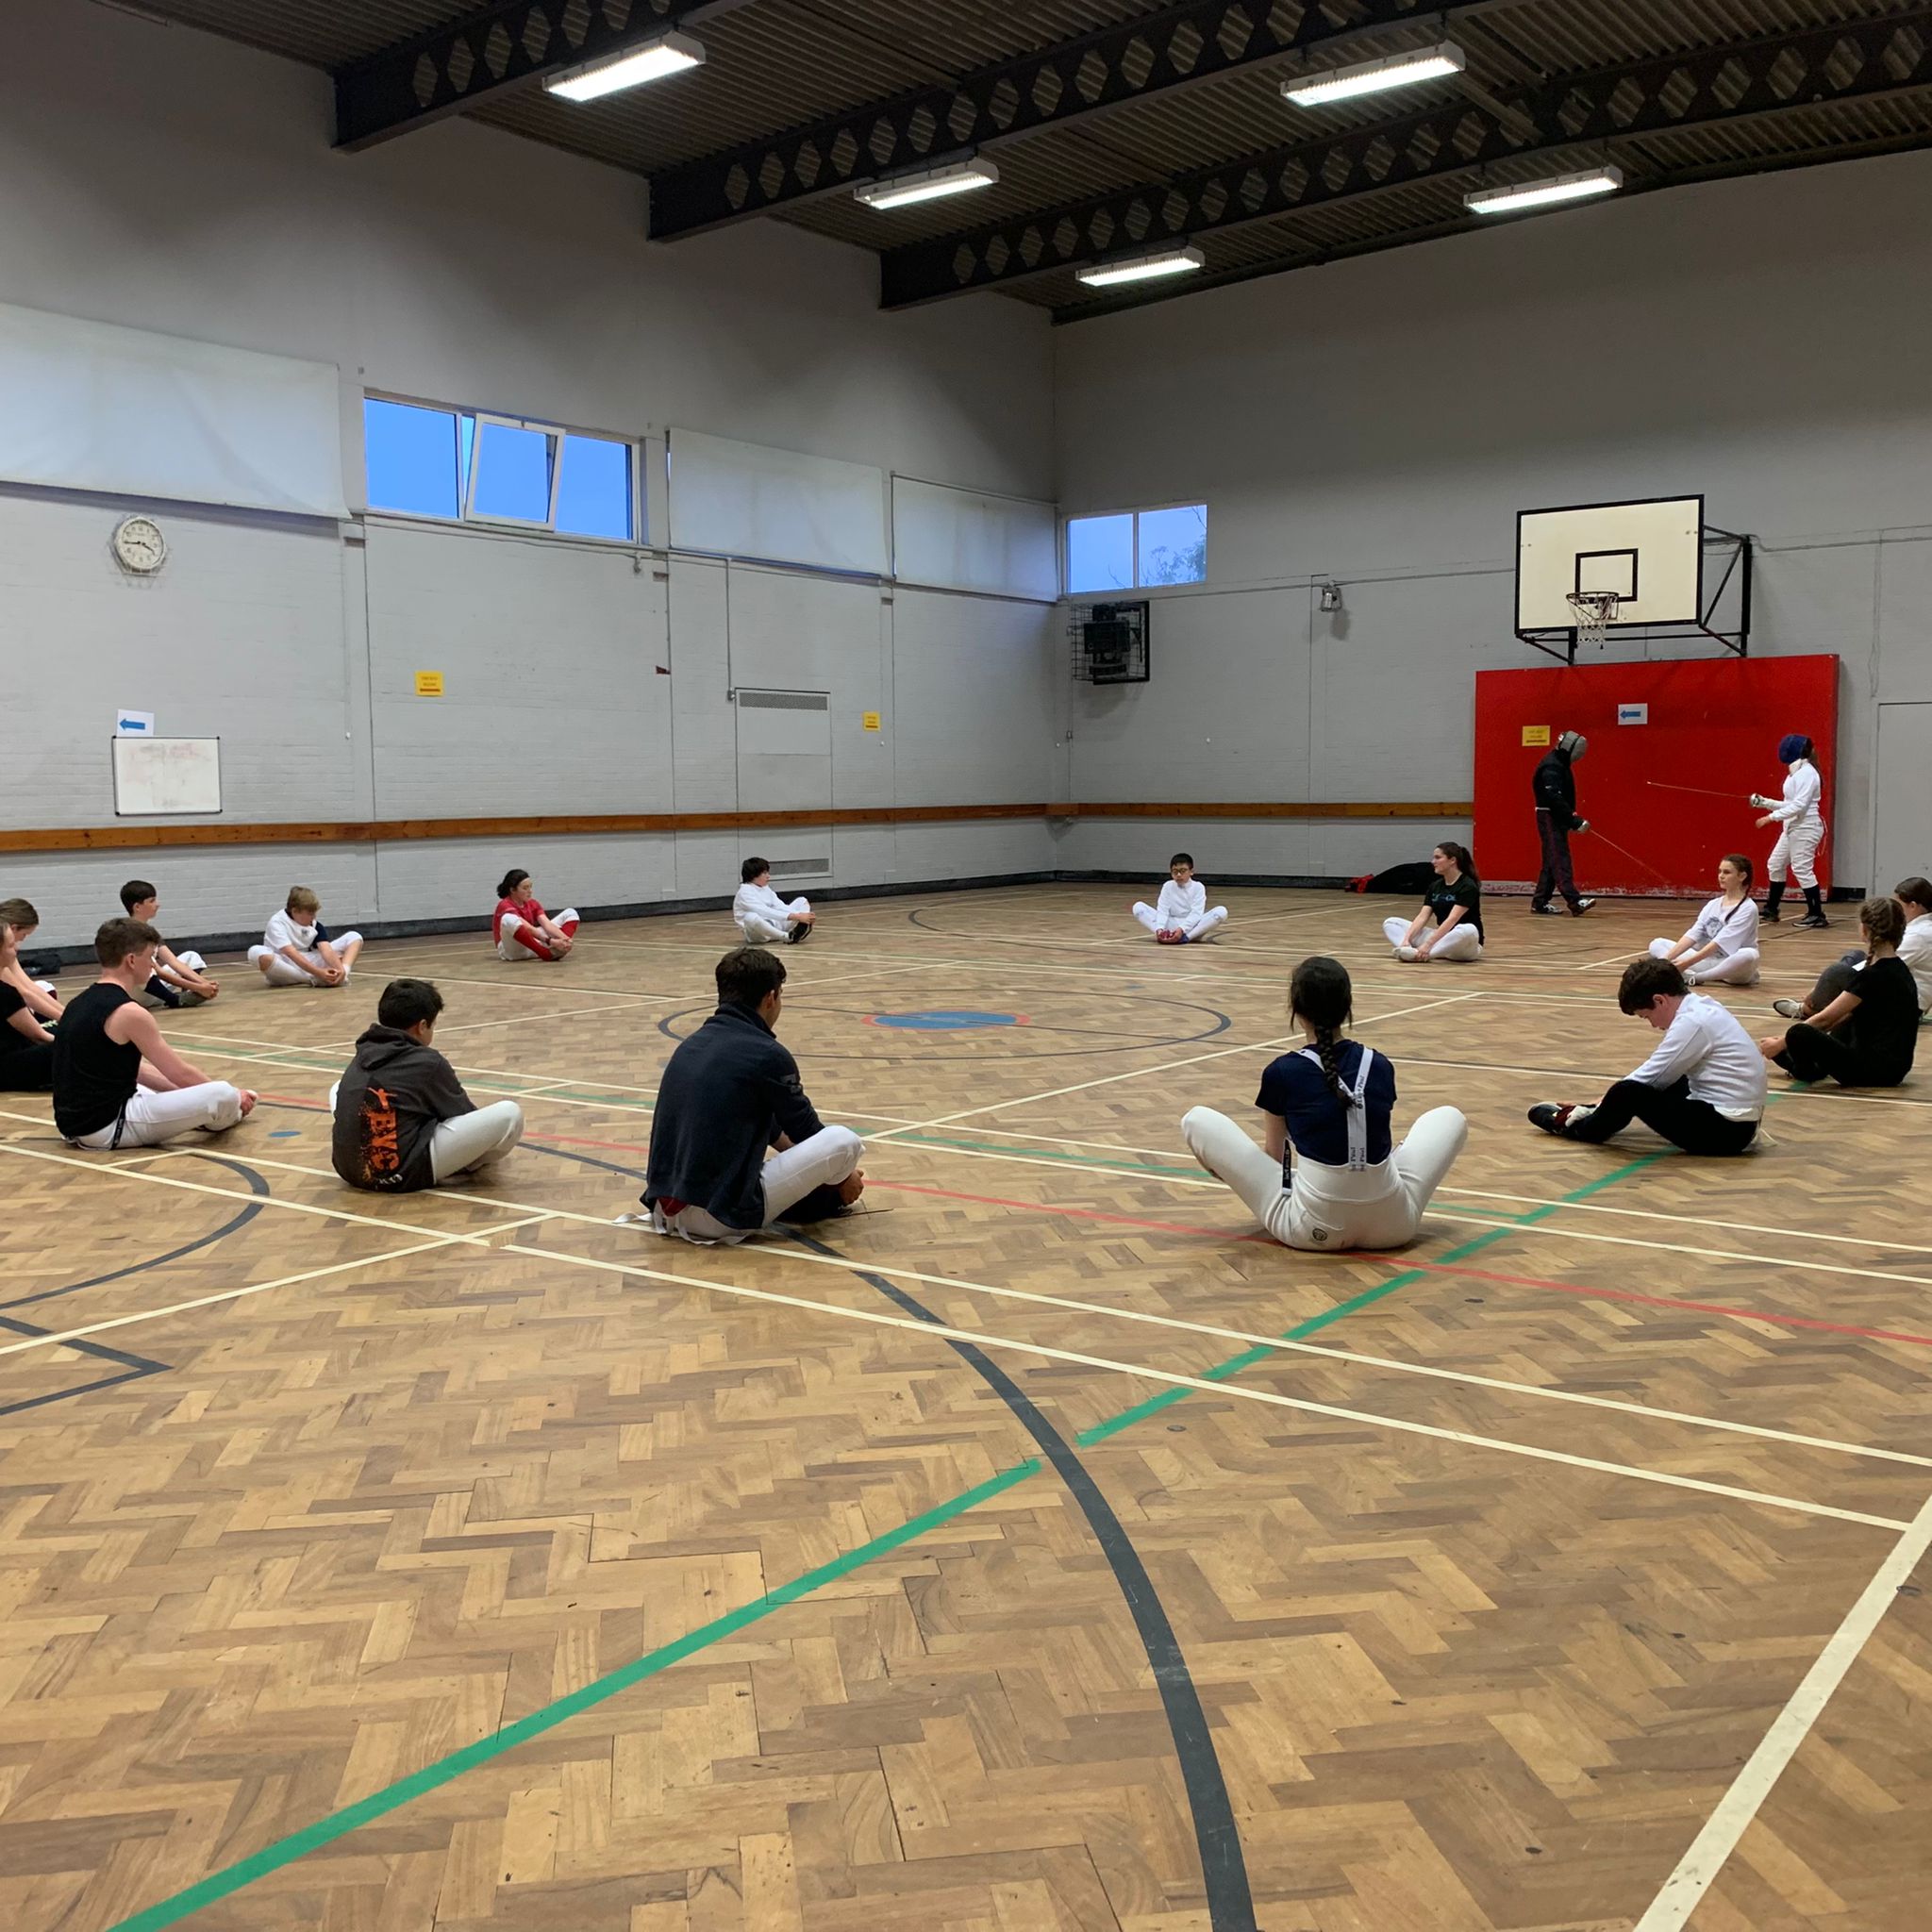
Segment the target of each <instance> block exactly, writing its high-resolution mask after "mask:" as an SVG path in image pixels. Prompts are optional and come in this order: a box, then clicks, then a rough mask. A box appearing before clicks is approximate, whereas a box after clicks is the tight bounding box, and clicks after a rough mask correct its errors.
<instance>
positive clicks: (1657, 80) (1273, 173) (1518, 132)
mask: <svg viewBox="0 0 1932 1932" xmlns="http://www.w3.org/2000/svg"><path fill="white" fill-rule="evenodd" d="M1926 86H1932V6H1927V7H1916V8H1909V9H1907V10H1906V11H1904V12H1896V13H1892V14H1889V15H1885V16H1881V17H1878V18H1872V19H1863V20H1857V21H1851V22H1844V23H1840V25H1836V26H1831V27H1814V28H1809V29H1807V30H1806V31H1804V32H1797V33H1783V34H1768V35H1763V36H1760V37H1757V38H1755V39H1752V40H1748V41H1740V42H1731V43H1727V44H1724V45H1721V46H1714V47H1708V48H1704V49H1700V50H1699V51H1698V52H1696V53H1693V54H1687V55H1676V56H1672V57H1669V58H1658V59H1653V60H1644V61H1634V62H1626V63H1624V64H1622V65H1619V66H1616V67H1607V68H1599V69H1596V70H1594V71H1592V72H1590V73H1584V74H1571V75H1555V76H1553V77H1551V78H1550V79H1549V80H1547V81H1544V82H1540V83H1536V84H1533V85H1528V86H1524V87H1520V88H1513V89H1511V90H1509V91H1508V92H1507V95H1506V96H1505V105H1506V106H1507V108H1508V109H1510V110H1511V111H1509V112H1508V113H1507V114H1499V113H1497V112H1496V111H1494V110H1493V109H1492V108H1487V107H1484V106H1482V105H1480V104H1478V103H1475V102H1473V101H1471V100H1469V99H1467V98H1466V97H1459V98H1457V99H1454V100H1451V101H1448V102H1446V103H1444V104H1442V105H1440V106H1437V107H1433V108H1422V109H1420V110H1418V111H1416V112H1413V113H1409V114H1405V115H1402V116H1400V117H1396V118H1392V119H1390V120H1387V121H1383V122H1378V123H1375V124H1374V125H1370V126H1366V127H1358V128H1355V129H1352V130H1350V131H1349V132H1347V133H1344V134H1338V135H1332V136H1329V137H1326V138H1324V139H1320V140H1314V141H1300V142H1287V143H1284V144H1283V145H1281V146H1278V147H1273V148H1269V149H1266V150H1265V151H1263V152H1261V153H1258V154H1251V155H1243V156H1241V157H1239V158H1236V159H1234V160H1230V161H1224V162H1221V163H1218V164H1217V165H1215V166H1212V167H1207V168H1196V169H1191V170H1190V171H1188V172H1187V173H1185V174H1180V175H1174V176H1173V177H1172V178H1171V179H1169V180H1165V181H1157V182H1146V183H1142V184H1141V185H1140V186H1138V187H1133V188H1124V189H1120V190H1118V191H1116V192H1112V193H1109V194H1103V195H1094V196H1091V197H1089V198H1087V199H1084V200H1081V201H1075V202H1069V203H1066V204H1064V205H1062V206H1060V207H1058V208H1041V209H1037V210H1035V211H1034V212H1033V213H1031V214H1024V215H1016V216H1014V217H1012V218H1011V219H1009V220H1007V221H1004V222H995V223H990V224H988V225H986V226H984V227H979V228H974V229H971V230H969V231H966V232H963V233H959V234H954V235H948V236H941V237H939V238H937V239H935V240H932V241H926V242H910V243H908V244H907V245H906V246H904V247H900V248H894V249H890V250H888V251H887V252H886V253H885V254H884V255H883V256H882V257H881V258H880V301H881V306H882V307H884V308H908V307H909V306H911V305H913V304H915V303H921V302H932V301H937V300H940V299H941V298H943V297H945V296H949V295H958V294H964V293H967V292H968V291H972V290H974V289H992V288H1005V287H1010V286H1011V285H1012V284H1014V283H1016V282H1020V281H1024V280H1026V279H1028V278H1029V277H1031V276H1035V275H1050V274H1053V273H1055V272H1056V271H1058V270H1063V269H1065V268H1068V267H1070V266H1072V265H1074V264H1076V263H1080V262H1085V261H1091V260H1093V259H1095V258H1106V257H1108V256H1117V255H1122V254H1132V253H1135V252H1137V251H1139V250H1140V249H1141V248H1147V249H1153V248H1156V247H1163V246H1175V245H1178V244H1179V243H1181V242H1185V241H1189V240H1191V239H1193V238H1195V237H1198V236H1201V235H1206V234H1212V233H1215V232H1217V231H1219V230H1223V229H1227V228H1236V227H1241V226H1243V225H1246V224H1248V223H1251V222H1264V221H1272V220H1274V219H1277V218H1278V217H1280V216H1282V215H1285V214H1293V213H1295V212H1296V211H1297V210H1299V209H1302V208H1314V207H1317V206H1322V205H1330V206H1332V205H1333V204H1334V203H1336V202H1340V201H1348V200H1352V199H1355V198H1357V197H1359V196H1362V195H1368V194H1374V193H1376V192H1380V191H1381V190H1384V189H1390V188H1397V187H1401V186H1403V185H1404V184H1406V183H1409V182H1415V181H1423V180H1428V179H1433V178H1439V177H1441V176H1443V175H1456V174H1464V173H1471V172H1474V170H1477V169H1480V168H1483V167H1486V166H1487V165H1489V164H1491V163H1492V162H1498V161H1506V160H1512V159H1522V158H1536V157H1538V156H1541V155H1546V154H1557V153H1560V152H1562V151H1563V150H1566V149H1574V148H1576V147H1578V146H1588V145H1598V146H1602V145H1604V144H1607V143H1610V142H1616V141H1617V140H1619V139H1621V138H1624V137H1634V136H1640V135H1647V134H1658V133H1668V132H1672V131H1675V130H1688V129H1692V128H1698V127H1708V126H1712V125H1718V124H1721V123H1724V122H1730V121H1740V120H1744V119H1747V118H1750V117H1753V116H1757V115H1763V114H1774V113H1781V112H1788V111H1790V110H1791V109H1793V108H1804V107H1808V106H1814V105H1818V104H1822V103H1828V102H1833V101H1843V100H1856V99H1870V98H1872V97H1874V96H1875V95H1880V94H1887V93H1896V92H1904V91H1906V90H1909V89H1914V88H1923V87H1926ZM1284 111H1289V110H1286V109H1285V110H1284ZM1173 288H1174V292H1175V293H1178V292H1180V289H1181V285H1180V284H1178V283H1176V284H1174V285H1173Z"/></svg>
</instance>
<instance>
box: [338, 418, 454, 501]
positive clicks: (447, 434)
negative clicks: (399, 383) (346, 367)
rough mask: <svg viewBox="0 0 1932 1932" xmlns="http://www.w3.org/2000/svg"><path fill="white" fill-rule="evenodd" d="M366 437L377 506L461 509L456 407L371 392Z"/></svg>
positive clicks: (371, 489)
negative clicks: (386, 397) (437, 406)
mask: <svg viewBox="0 0 1932 1932" xmlns="http://www.w3.org/2000/svg"><path fill="white" fill-rule="evenodd" d="M362 440H363V443H364V447H365V450H366V453H367V457H366V460H367V468H368V475H369V507H370V508H371V509H395V510H402V511H404V512H406V513H407V514H408V515H410V516H419V517H455V516H456V515H457V514H458V510H459V508H460V498H459V495H458V486H457V428H456V417H455V415H454V413H453V412H452V411H450V410H448V409H423V408H417V407H416V406H415V405H414V404H413V403H390V402H385V401H383V400H382V399H381V398H380V397H379V396H368V397H365V398H364V400H363V404H362Z"/></svg>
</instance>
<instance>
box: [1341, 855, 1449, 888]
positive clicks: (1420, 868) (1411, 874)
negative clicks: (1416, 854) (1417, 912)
mask: <svg viewBox="0 0 1932 1932" xmlns="http://www.w3.org/2000/svg"><path fill="white" fill-rule="evenodd" d="M1435 878H1436V868H1435V867H1434V866H1432V865H1431V864H1430V863H1429V861H1428V860H1427V859H1426V858H1418V859H1414V860H1412V861H1411V862H1410V863H1408V864H1407V865H1391V867H1390V868H1389V870H1388V871H1387V872H1378V873H1377V874H1375V875H1374V878H1372V879H1370V881H1369V882H1368V884H1367V885H1365V886H1363V887H1361V888H1360V889H1359V890H1360V891H1364V892H1406V893H1407V894H1409V895H1410V896H1411V897H1412V896H1414V895H1415V894H1417V893H1421V892H1426V891H1428V890H1429V888H1430V886H1431V885H1433V884H1434V883H1435Z"/></svg>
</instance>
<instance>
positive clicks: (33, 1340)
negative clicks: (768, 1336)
mask: <svg viewBox="0 0 1932 1932" xmlns="http://www.w3.org/2000/svg"><path fill="white" fill-rule="evenodd" d="M135 1178H136V1179H137V1180H158V1179H159V1178H160V1176H159V1175H158V1174H137V1175H136V1176H135ZM251 1198H253V1199H260V1198H262V1197H261V1196H259V1195H256V1196H252V1197H251ZM550 1218H551V1217H550V1216H549V1214H547V1213H545V1212H542V1211H541V1210H540V1211H538V1212H536V1213H533V1214H526V1215H525V1216H524V1218H523V1219H522V1220H521V1221H506V1222H502V1223H500V1224H498V1225H497V1226H495V1227H486V1228H484V1229H482V1230H481V1231H480V1234H481V1235H491V1234H508V1233H509V1232H510V1231H511V1230H512V1229H513V1228H519V1227H528V1226H530V1225H531V1224H533V1223H536V1222H539V1221H548V1220H549V1219H550ZM477 1238H479V1239H480V1235H479V1236H478V1237H477ZM463 1244H464V1238H463V1237H458V1236H446V1237H444V1238H443V1239H441V1240H440V1241H417V1242H415V1243H414V1244H413V1245H412V1246H410V1247H407V1248H392V1249H391V1251H390V1252H389V1253H388V1254H386V1255H358V1257H356V1258H355V1259H354V1260H353V1261H337V1262H334V1263H333V1264H332V1265H330V1266H329V1267H326V1268H308V1269H305V1270H304V1271H303V1272H302V1273H301V1274H284V1275H281V1276H279V1277H277V1278H276V1279H275V1280H274V1281H257V1282H254V1283H251V1284H250V1285H249V1286H248V1287H245V1288H225V1289H223V1290H221V1291H219V1292H218V1293H215V1294H200V1295H196V1296H195V1297H194V1298H193V1300H192V1301H185V1302H175V1303H174V1304H172V1305H171V1306H170V1307H165V1308H138V1309H136V1310H135V1311H134V1312H133V1313H132V1314H128V1315H110V1316H108V1318H107V1319H106V1320H105V1321H100V1322H89V1323H88V1324H85V1325H84V1326H82V1327H79V1328H63V1329H61V1330H59V1331H58V1333H56V1334H52V1335H35V1336H30V1337H29V1338H28V1339H27V1340H26V1341H11V1342H8V1344H7V1345H6V1346H5V1347H0V1356H7V1355H19V1354H21V1353H22V1352H23V1351H25V1350H26V1349H30V1348H55V1347H58V1346H61V1345H63V1344H65V1343H67V1342H71V1341H85V1340H86V1339H87V1338H88V1337H89V1336H91V1335H105V1334H106V1333H107V1332H108V1330H109V1329H111V1328H131V1327H133V1326H134V1325H135V1324H137V1323H141V1322H158V1321H160V1320H161V1319H162V1317H163V1316H166V1315H185V1314H188V1313H190V1312H191V1311H192V1310H193V1309H195V1308H208V1307H214V1306H215V1305H216V1304H217V1303H220V1302H239V1301H242V1300H243V1299H245V1298H246V1297H247V1296H249V1295H253V1294H266V1293H267V1292H268V1291H269V1290H270V1289H272V1288H293V1287H295V1286H296V1284H297V1283H298V1282H304V1281H320V1280H321V1279H322V1277H323V1276H324V1275H325V1274H346V1273H347V1272H348V1271H349V1270H351V1269H355V1268H375V1267H377V1266H379V1265H380V1264H381V1263H382V1262H384V1261H400V1260H401V1259H402V1258H403V1257H405V1256H406V1255H427V1254H431V1253H433V1252H434V1251H435V1250H436V1249H438V1248H456V1247H461V1246H462V1245H463ZM506 1245H508V1244H506Z"/></svg>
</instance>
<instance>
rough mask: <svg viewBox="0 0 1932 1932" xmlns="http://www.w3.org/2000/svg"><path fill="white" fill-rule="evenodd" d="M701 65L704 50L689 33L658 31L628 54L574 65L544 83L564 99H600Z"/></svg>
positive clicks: (547, 89) (550, 90)
mask: <svg viewBox="0 0 1932 1932" xmlns="http://www.w3.org/2000/svg"><path fill="white" fill-rule="evenodd" d="M704 64H705V50H704V49H703V48H702V47H701V46H699V45H698V43H697V42H695V41H694V40H692V39H691V36H690V35H689V34H660V35H658V38H657V39H656V40H655V41H647V42H645V43H644V44H643V45H642V46H641V47H633V48H631V49H630V50H629V52H628V53H624V54H613V55H612V56H611V57H610V58H609V59H608V60H592V61H591V62H590V63H589V64H588V65H587V66H583V67H573V68H572V69H571V70H570V72H569V73H568V74H553V75H551V76H550V78H549V79H548V80H546V81H545V82H544V83H543V86H544V89H545V91H546V92H550V93H553V94H561V95H562V96H563V98H564V99H565V100H567V101H601V100H602V99H603V98H604V96H605V95H606V94H616V93H622V92H624V90H625V88H627V87H642V86H643V84H644V83H645V82H646V81H647V80H662V79H663V78H664V76H665V75H667V74H682V73H683V72H684V71H685V70H686V69H687V68H689V67H702V66H703V65H704Z"/></svg>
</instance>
